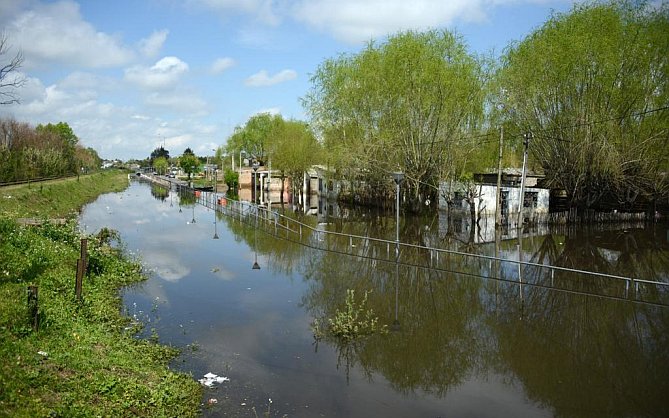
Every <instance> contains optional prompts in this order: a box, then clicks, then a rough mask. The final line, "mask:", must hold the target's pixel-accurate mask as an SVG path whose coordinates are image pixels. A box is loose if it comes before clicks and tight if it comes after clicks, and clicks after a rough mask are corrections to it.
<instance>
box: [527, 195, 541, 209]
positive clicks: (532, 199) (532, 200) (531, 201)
mask: <svg viewBox="0 0 669 418" xmlns="http://www.w3.org/2000/svg"><path fill="white" fill-rule="evenodd" d="M538 201H539V192H525V199H524V201H523V207H525V208H536V207H537V203H538Z"/></svg>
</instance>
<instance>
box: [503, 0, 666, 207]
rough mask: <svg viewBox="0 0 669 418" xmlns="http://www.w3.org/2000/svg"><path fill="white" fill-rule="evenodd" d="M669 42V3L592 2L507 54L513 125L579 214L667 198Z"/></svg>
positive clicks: (507, 103)
mask: <svg viewBox="0 0 669 418" xmlns="http://www.w3.org/2000/svg"><path fill="white" fill-rule="evenodd" d="M667 34H669V9H668V6H667V3H664V4H662V5H654V6H650V5H647V4H646V3H643V2H641V3H637V2H635V3H627V2H615V1H614V2H610V3H594V4H584V5H578V6H575V7H574V9H573V10H572V11H571V12H570V13H566V14H555V15H553V16H552V17H551V18H550V19H549V20H548V21H547V22H546V23H545V24H544V25H543V26H542V27H540V28H539V29H537V30H536V31H534V32H533V33H532V34H531V35H529V36H528V37H526V38H525V39H524V40H522V41H521V42H519V43H517V44H514V45H512V46H511V47H510V48H509V49H508V50H507V51H506V54H505V55H504V57H503V60H502V63H501V67H500V70H499V87H500V90H499V93H498V94H499V96H500V97H499V101H500V102H501V103H503V104H504V112H505V116H506V119H507V121H508V122H509V124H510V125H511V126H512V127H513V128H514V130H515V134H516V136H518V135H520V134H522V133H524V132H532V133H533V140H532V142H531V144H530V150H531V152H532V155H533V156H534V158H535V159H536V160H537V162H538V163H539V164H540V165H541V166H542V168H543V169H544V171H545V174H546V178H547V180H548V183H549V185H550V186H552V187H555V188H562V189H565V190H566V191H567V193H568V196H569V199H570V202H571V204H572V206H577V207H581V208H590V207H592V206H593V205H598V206H600V207H601V206H602V205H606V204H615V205H616V206H618V207H620V206H622V207H625V206H630V205H632V204H634V203H635V201H636V202H638V201H639V200H641V201H646V202H649V201H653V200H656V199H658V198H659V197H662V196H667V193H668V191H669V184H668V183H667V179H666V175H665V173H666V170H667V169H668V168H669V148H668V146H669V124H667V116H669V113H668V110H667V106H668V105H669V100H668V99H669V96H668V91H667V66H668V63H669V58H668V57H669V36H667Z"/></svg>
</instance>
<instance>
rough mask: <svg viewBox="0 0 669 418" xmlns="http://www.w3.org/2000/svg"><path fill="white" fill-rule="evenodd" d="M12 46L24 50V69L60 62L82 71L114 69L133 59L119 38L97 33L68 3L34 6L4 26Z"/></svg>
mask: <svg viewBox="0 0 669 418" xmlns="http://www.w3.org/2000/svg"><path fill="white" fill-rule="evenodd" d="M7 31H8V33H10V34H11V38H12V44H14V46H15V47H16V48H17V49H21V50H22V51H23V54H24V57H25V62H24V65H25V67H26V68H34V67H38V66H47V65H48V64H49V63H53V62H56V63H59V64H63V65H67V66H71V67H75V66H79V67H84V68H100V67H114V66H120V65H124V64H127V63H128V62H130V60H132V59H133V57H134V54H133V52H132V50H130V49H128V48H126V47H124V46H123V45H122V43H121V41H120V40H119V39H116V38H114V37H112V36H109V35H107V34H105V33H102V32H98V31H96V30H95V28H94V27H93V26H92V25H91V24H90V23H88V22H86V21H84V20H83V19H82V17H81V14H80V13H79V5H78V4H77V3H74V2H72V1H69V0H65V1H60V2H57V3H50V4H45V5H41V4H38V5H36V7H35V8H33V9H31V10H28V11H25V12H23V13H20V14H19V15H18V16H17V17H16V19H14V20H13V21H12V22H11V23H10V24H9V25H8V27H7Z"/></svg>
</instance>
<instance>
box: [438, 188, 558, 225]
mask: <svg viewBox="0 0 669 418" xmlns="http://www.w3.org/2000/svg"><path fill="white" fill-rule="evenodd" d="M475 187H476V192H477V194H478V195H479V196H478V197H477V198H476V199H475V201H474V205H475V206H474V209H475V211H476V213H477V215H480V216H494V215H495V211H496V206H497V186H496V185H488V184H478V185H476V186H475ZM439 189H440V190H439V208H440V209H444V210H446V209H448V207H447V203H446V198H445V196H446V195H447V194H448V182H442V183H441V185H440V187H439ZM451 190H452V191H453V192H454V193H456V194H457V195H458V196H462V197H464V195H465V193H464V191H465V186H464V185H463V184H458V183H454V184H453V186H452V188H451ZM501 191H502V194H505V193H506V196H507V199H506V200H505V202H504V203H505V206H504V207H503V208H502V213H504V214H508V215H513V214H516V215H517V214H518V207H519V202H520V187H514V186H502V188H501ZM525 196H526V198H528V199H530V200H531V202H532V207H529V208H528V207H526V208H525V209H524V212H525V217H530V218H531V215H533V214H546V213H548V205H549V200H550V190H548V189H540V188H536V187H525ZM453 208H454V209H456V210H462V211H466V212H469V204H468V203H467V201H466V200H465V199H462V200H460V199H457V200H456V202H455V203H454V207H453Z"/></svg>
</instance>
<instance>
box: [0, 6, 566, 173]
mask: <svg viewBox="0 0 669 418" xmlns="http://www.w3.org/2000/svg"><path fill="white" fill-rule="evenodd" d="M572 5H573V1H568V0H452V1H447V0H441V1H439V0H434V1H433V0H413V1H408V0H368V1H364V0H358V1H356V0H285V1H281V0H183V1H177V0H143V1H142V0H114V1H98V0H81V1H78V2H77V1H72V0H62V1H34V0H0V27H1V28H3V30H4V33H5V34H6V36H7V37H8V43H9V44H10V45H11V47H12V50H10V51H9V54H11V55H13V54H14V53H15V52H16V51H17V50H19V49H20V50H21V51H22V53H23V55H24V58H25V61H24V64H23V67H22V68H21V72H22V73H23V74H24V76H25V78H26V83H25V86H24V87H23V88H22V89H21V90H20V91H19V96H20V98H21V103H20V104H18V105H9V106H2V107H0V117H3V118H7V117H11V118H14V119H16V120H18V121H21V122H28V123H30V124H33V125H36V124H38V123H49V122H53V123H56V122H59V121H63V122H67V123H69V124H70V126H71V127H72V128H73V129H74V132H75V134H76V135H77V136H78V137H79V139H80V142H81V144H82V145H84V146H86V147H92V148H94V149H96V150H97V151H98V153H99V154H100V156H101V157H103V158H120V159H123V160H127V159H130V158H139V159H141V158H146V157H148V156H149V154H150V153H151V151H152V150H153V149H154V148H156V147H157V146H159V145H162V144H163V143H165V147H166V148H167V149H168V150H169V151H170V154H171V155H173V156H176V155H180V154H181V153H182V152H183V150H184V149H185V148H186V147H190V148H191V149H193V150H194V151H195V153H196V154H198V155H207V154H212V151H211V150H212V149H214V148H216V147H218V146H219V145H222V144H225V141H226V139H227V137H228V136H229V135H230V133H231V132H232V130H233V129H234V127H235V126H238V125H243V124H244V123H245V122H246V120H247V119H248V118H249V117H250V116H252V115H254V114H256V113H259V112H272V113H280V114H281V115H283V116H284V117H285V118H295V119H307V115H306V113H305V111H304V109H303V108H302V107H301V105H300V98H301V97H303V96H304V95H305V94H306V93H307V92H308V90H309V88H310V86H311V84H310V81H309V78H310V75H311V74H312V73H314V72H315V70H316V69H317V67H318V65H319V64H320V63H322V62H323V61H324V60H325V59H327V58H331V57H335V56H337V55H339V54H341V53H355V52H357V51H360V49H361V48H362V47H363V46H364V45H365V43H366V41H368V40H370V39H375V40H377V41H383V39H384V37H385V36H386V35H388V34H392V33H395V32H397V31H399V30H406V29H415V30H423V29H429V28H448V29H451V30H456V31H457V32H458V33H459V34H460V35H462V36H463V38H464V40H465V42H466V43H467V44H468V45H469V48H470V50H471V51H472V52H474V53H480V54H483V53H490V52H491V51H493V50H494V51H496V52H497V53H499V52H501V51H502V50H503V48H504V47H505V46H507V45H508V43H509V42H511V41H514V40H520V39H522V37H523V36H525V35H526V34H528V33H530V32H531V31H532V30H533V29H535V28H537V27H539V26H541V24H542V23H543V22H544V21H545V20H546V19H547V18H548V17H549V16H550V14H551V11H552V10H555V11H558V12H562V11H567V10H569V9H570V8H571V7H572ZM9 54H6V55H4V56H2V57H0V63H2V62H5V61H6V60H7V58H8V57H9Z"/></svg>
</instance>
